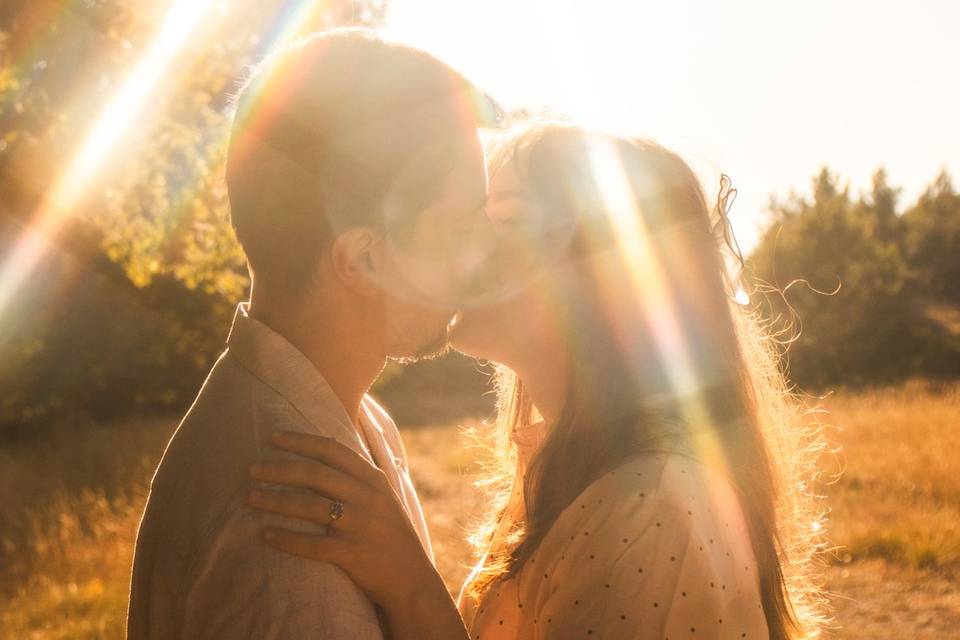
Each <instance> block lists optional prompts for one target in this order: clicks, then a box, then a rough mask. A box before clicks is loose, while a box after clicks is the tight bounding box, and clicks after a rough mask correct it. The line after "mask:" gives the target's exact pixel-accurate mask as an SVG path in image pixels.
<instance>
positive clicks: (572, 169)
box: [254, 124, 819, 639]
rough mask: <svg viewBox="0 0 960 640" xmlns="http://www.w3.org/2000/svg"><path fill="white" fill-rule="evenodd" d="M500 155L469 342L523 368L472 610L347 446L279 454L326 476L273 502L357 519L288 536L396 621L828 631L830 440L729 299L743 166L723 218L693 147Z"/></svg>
mask: <svg viewBox="0 0 960 640" xmlns="http://www.w3.org/2000/svg"><path fill="white" fill-rule="evenodd" d="M490 173H491V184H490V201H489V206H488V215H489V216H490V218H491V220H492V222H493V224H494V226H495V228H496V229H497V231H498V235H499V238H500V250H499V253H498V256H497V258H496V260H494V261H493V262H492V268H491V273H490V274H489V275H488V277H487V278H486V283H485V287H484V289H485V291H486V292H487V293H488V295H487V299H486V300H485V301H484V302H483V303H482V304H472V305H470V306H469V307H468V308H467V309H466V310H465V311H464V312H463V313H462V315H461V316H460V318H459V319H458V321H457V322H456V323H455V325H454V326H453V327H452V329H451V343H452V344H453V345H454V346H455V347H456V348H457V349H459V350H461V351H463V352H465V353H468V354H470V355H474V356H477V357H481V358H485V359H489V360H493V361H495V362H497V363H500V364H501V365H502V366H503V370H502V372H501V374H500V380H499V382H500V384H499V391H500V400H501V403H500V420H499V424H500V425H501V427H502V434H505V435H507V436H509V437H505V438H503V445H502V446H501V447H500V449H499V460H500V462H501V463H502V466H504V467H506V466H509V467H510V473H509V474H505V475H509V477H510V478H511V480H510V481H507V482H506V483H503V484H504V486H507V487H510V488H508V489H507V490H506V491H504V492H502V494H501V496H500V497H497V498H495V499H494V500H493V501H492V503H491V504H492V506H491V509H490V513H491V517H490V526H489V527H487V529H486V530H485V531H484V533H483V535H481V536H479V539H480V545H481V547H482V548H481V553H480V561H479V563H478V565H477V566H476V568H475V569H474V571H473V573H472V574H471V576H470V578H469V579H468V581H467V584H466V585H465V586H464V588H463V591H462V592H461V595H460V599H459V600H460V601H459V614H458V612H457V611H456V610H455V609H454V605H453V603H452V602H451V601H450V599H449V597H448V596H447V594H446V591H445V589H444V586H443V584H442V581H440V579H439V577H438V576H437V574H436V571H435V570H434V569H433V567H432V566H431V565H430V562H429V560H427V559H426V557H425V555H424V554H423V552H422V550H421V548H420V543H419V542H418V540H417V537H416V535H415V534H414V533H413V532H412V529H411V528H410V526H409V524H404V523H405V522H406V517H405V515H404V514H403V512H402V509H401V508H400V507H399V506H398V504H397V503H396V500H395V499H394V498H393V496H392V493H391V491H390V489H389V487H388V486H387V484H386V483H385V481H384V480H383V478H382V477H381V475H380V474H379V472H378V471H377V470H376V469H375V468H374V467H372V466H371V465H370V464H369V463H367V462H366V461H365V460H363V459H362V458H360V457H359V456H357V455H356V454H353V453H352V452H350V451H349V450H347V449H346V448H345V447H341V446H340V445H338V444H336V443H334V442H332V441H324V440H322V439H318V438H312V437H310V436H296V435H282V436H280V437H279V438H278V439H277V443H278V445H279V446H281V447H282V448H284V449H287V450H290V451H295V452H299V453H302V454H304V455H307V456H311V457H313V458H315V459H316V460H317V464H316V468H315V470H314V473H313V476H312V477H311V478H306V477H299V478H295V477H293V476H292V475H291V474H290V473H289V472H288V471H286V470H285V469H284V467H283V465H273V464H270V463H264V464H262V465H260V467H259V469H258V471H257V473H255V477H256V478H257V479H259V480H263V481H268V482H276V483H281V484H290V485H294V486H306V487H308V488H312V489H313V490H314V491H315V492H316V494H315V495H312V496H300V497H297V498H291V497H290V494H286V495H284V494H280V493H275V492H271V491H260V492H257V499H256V500H255V501H254V505H255V506H257V507H259V508H264V509H268V510H272V511H277V512H280V513H284V514H286V515H289V516H294V517H303V518H308V519H317V520H320V521H322V523H323V524H328V523H330V520H329V518H330V516H329V515H327V514H331V513H333V512H332V511H331V510H330V504H331V503H330V502H329V500H335V501H337V502H335V503H334V504H335V505H337V508H339V506H340V505H341V504H346V505H347V507H346V510H347V512H348V513H352V514H354V518H353V521H352V522H348V518H347V517H345V518H344V519H343V521H342V522H341V521H339V520H338V521H336V522H332V523H330V524H331V527H332V529H333V532H332V533H333V535H330V536H328V537H316V538H309V537H305V536H299V535H297V534H293V533H290V532H285V531H282V530H270V531H268V532H267V533H268V542H269V543H270V544H273V545H274V546H277V547H279V548H280V549H283V550H286V551H289V552H291V553H295V554H297V555H302V556H304V557H308V558H315V559H321V560H325V561H329V562H333V563H335V564H338V565H339V566H341V567H342V568H343V569H344V570H345V571H347V572H348V573H349V574H350V575H351V576H352V577H353V578H354V580H355V581H356V582H357V584H359V585H360V586H361V587H363V588H364V589H366V590H367V591H368V593H369V594H370V595H371V597H372V598H373V599H374V601H376V602H377V603H378V604H379V605H380V606H381V607H382V608H383V610H384V612H385V614H386V617H387V620H388V623H389V626H390V631H391V635H392V636H393V637H404V638H406V637H408V638H425V637H437V638H458V637H463V638H466V637H470V638H493V639H500V638H504V639H505V638H568V637H569V638H580V637H591V636H592V637H598V638H696V637H701V638H703V637H707V638H719V637H723V638H727V637H729V638H767V637H769V638H776V639H780V638H795V637H809V636H813V635H815V634H816V632H817V627H818V624H819V618H818V617H817V606H818V602H817V600H816V597H815V595H816V594H815V591H814V590H813V589H812V588H810V587H808V586H807V585H808V579H807V575H806V572H807V570H808V569H809V566H810V565H809V560H810V553H811V551H812V548H813V547H812V544H813V543H812V540H811V539H810V537H809V536H805V535H803V532H802V531H801V533H800V534H797V531H799V530H800V529H799V527H798V526H797V523H805V528H806V531H807V532H809V531H810V530H811V528H810V525H811V524H816V525H817V526H816V527H813V528H814V529H815V528H818V524H819V523H815V518H813V517H811V515H810V513H808V511H807V508H808V504H809V501H808V500H807V496H806V494H804V493H803V491H804V488H805V487H809V484H803V483H802V480H804V477H803V476H804V474H806V473H809V471H810V467H809V461H808V460H807V458H808V457H809V456H806V454H805V451H807V450H808V448H807V445H808V444H809V442H808V441H807V440H805V439H804V438H805V437H806V436H805V435H804V434H802V433H799V432H798V430H797V429H795V422H796V416H795V415H794V414H791V412H790V411H791V407H790V406H789V405H788V403H787V401H786V397H787V395H786V393H785V391H784V387H783V381H782V378H781V377H780V375H779V373H778V371H777V368H776V366H775V364H774V360H773V359H772V358H771V357H770V353H769V352H768V351H767V350H766V349H765V347H764V341H763V340H762V338H761V334H760V333H759V332H758V331H756V330H754V329H752V328H751V327H752V326H753V325H752V324H751V322H752V320H751V317H750V314H749V313H748V312H747V311H745V310H743V309H740V308H737V307H735V306H734V305H732V304H731V300H730V298H732V297H733V298H741V301H742V297H743V296H744V293H743V291H742V289H740V288H739V284H738V278H737V274H736V273H735V272H734V270H732V269H730V267H731V263H730V262H729V261H725V257H730V255H732V254H731V253H730V252H729V251H726V252H725V251H721V250H720V248H721V247H727V248H729V247H731V246H733V245H732V242H731V241H730V236H729V228H728V222H727V220H726V211H725V209H726V206H727V204H728V202H727V200H728V198H729V191H728V190H727V188H728V185H727V184H726V183H725V184H724V188H723V189H722V191H721V196H720V202H718V205H717V207H716V208H715V209H714V211H713V213H711V211H710V208H708V206H707V205H706V202H705V199H704V196H703V193H702V190H701V188H700V186H699V183H698V182H697V180H696V178H695V176H694V175H693V173H692V171H691V170H690V168H689V167H688V166H687V165H686V164H685V163H684V162H683V161H682V160H681V159H680V158H679V157H678V156H676V155H675V154H673V153H671V152H669V151H667V150H665V149H663V148H662V147H659V146H657V145H655V144H652V143H649V142H644V141H637V140H630V139H624V138H617V137H614V136H609V135H605V134H600V133H593V132H588V131H584V130H582V129H580V128H576V127H573V126H569V125H560V124H549V125H536V126H532V127H528V128H526V129H525V130H523V131H521V132H519V133H517V134H513V135H512V136H511V137H510V139H509V140H507V141H506V142H504V143H502V144H501V145H500V146H499V151H498V152H497V153H495V154H494V157H493V160H492V162H491V172H490ZM712 215H713V217H714V219H713V220H711V216H712ZM718 236H719V237H721V238H722V239H724V240H725V241H726V242H725V244H718V242H717V238H718ZM736 257H739V254H736ZM734 266H735V264H734ZM780 478H788V479H789V480H790V482H789V483H781V482H780ZM317 514H319V515H317ZM397 530H400V531H404V530H406V531H409V535H405V536H403V535H398V534H397V533H396V531H397ZM788 557H789V559H790V563H789V564H788V563H787V561H786V559H787V558H788ZM788 568H789V571H788ZM461 616H462V617H461Z"/></svg>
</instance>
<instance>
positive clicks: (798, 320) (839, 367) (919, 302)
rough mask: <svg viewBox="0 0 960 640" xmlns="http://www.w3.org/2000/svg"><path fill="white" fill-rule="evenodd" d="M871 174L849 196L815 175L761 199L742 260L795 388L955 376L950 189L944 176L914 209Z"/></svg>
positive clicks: (829, 176) (957, 350) (959, 325)
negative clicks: (795, 189) (799, 190)
mask: <svg viewBox="0 0 960 640" xmlns="http://www.w3.org/2000/svg"><path fill="white" fill-rule="evenodd" d="M899 197H900V189H898V188H896V187H894V186H892V185H891V184H890V183H889V181H888V177H887V174H886V172H885V171H884V170H883V169H879V170H877V171H876V173H875V174H874V176H873V183H872V187H871V188H870V189H869V190H868V191H867V192H865V193H860V194H856V195H855V194H852V193H851V190H850V189H849V187H848V186H845V185H843V184H842V182H841V180H840V178H839V177H838V176H837V175H835V174H833V173H831V172H830V171H829V170H827V169H823V170H821V172H820V173H819V174H818V175H817V176H816V177H815V178H814V179H813V184H812V195H811V196H808V197H800V196H797V195H793V196H791V197H790V198H789V199H787V200H786V201H784V202H776V201H774V202H772V203H771V207H770V208H771V210H772V212H773V219H772V220H771V225H770V227H769V228H768V230H767V232H766V233H765V234H764V236H763V238H762V240H761V242H760V244H759V245H758V246H757V248H756V249H755V250H754V252H753V254H752V255H751V256H750V259H749V261H748V262H749V263H750V265H751V266H752V271H753V274H754V275H755V276H756V277H757V278H758V280H759V282H760V284H758V285H757V286H758V289H759V290H760V291H761V293H762V292H763V290H764V288H765V287H764V285H766V288H768V289H769V288H771V287H772V290H768V291H767V293H766V295H761V296H759V297H758V299H759V300H760V307H761V309H762V311H763V312H764V314H765V315H766V316H767V317H768V318H769V319H770V320H771V322H772V328H773V330H774V331H779V337H780V338H781V339H782V340H783V341H784V342H789V341H791V340H792V341H793V342H792V343H791V344H789V349H788V351H787V363H788V365H789V373H790V377H791V379H792V380H793V381H794V382H795V383H797V384H799V385H800V386H801V387H806V388H809V389H822V388H824V387H835V386H840V385H842V386H850V387H857V386H863V385H869V384H885V383H893V382H897V381H901V380H904V379H906V378H912V377H925V378H933V379H943V378H956V377H960V193H958V192H957V190H956V188H955V187H954V185H953V183H952V181H951V178H950V176H949V175H948V174H947V172H946V171H943V172H942V173H940V175H939V176H937V177H936V178H935V179H934V180H933V182H932V183H931V184H930V185H929V186H928V187H927V188H926V190H924V192H923V193H922V194H921V195H920V196H919V198H917V200H916V201H915V202H912V203H910V204H909V205H908V206H906V207H905V208H903V209H901V207H900V206H899V202H898V200H899Z"/></svg>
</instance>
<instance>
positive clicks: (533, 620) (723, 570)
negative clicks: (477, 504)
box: [461, 443, 768, 640]
mask: <svg viewBox="0 0 960 640" xmlns="http://www.w3.org/2000/svg"><path fill="white" fill-rule="evenodd" d="M520 453H521V466H522V458H523V453H524V452H523V451H522V443H521V451H520ZM518 470H519V469H518ZM518 495H519V494H515V496H514V497H517V496H518ZM461 610H462V612H463V614H464V618H465V621H466V622H467V625H468V629H470V638H472V639H474V640H506V639H513V638H516V639H524V640H526V639H528V638H530V639H544V640H546V639H551V640H553V639H561V638H562V639H566V638H604V639H617V640H619V639H621V638H622V639H637V640H639V639H651V640H654V639H658V640H667V639H671V640H679V639H695V638H701V639H703V638H710V639H714V638H739V639H744V638H751V639H756V638H767V637H768V634H767V627H766V622H765V618H764V615H763V609H762V606H761V604H760V595H759V588H758V576H757V568H756V564H755V559H754V556H753V552H752V550H751V546H750V538H749V535H748V533H747V527H746V524H745V521H744V518H743V514H742V512H741V510H740V507H739V503H738V501H737V498H736V496H735V494H734V491H733V488H732V487H731V485H730V484H729V482H728V481H727V480H726V479H725V478H723V477H722V476H721V475H719V474H717V473H715V472H713V471H712V470H710V469H708V468H707V467H705V466H703V465H701V464H699V463H697V462H695V461H693V460H691V459H690V458H687V457H683V456H678V455H665V454H656V455H655V454H647V455H639V456H635V457H632V458H630V459H628V460H627V461H626V462H625V463H624V464H623V465H622V466H620V467H619V468H618V469H616V470H615V471H613V472H611V473H609V474H607V475H605V476H603V477H602V478H600V479H598V480H597V481H596V482H594V483H593V484H592V485H591V486H590V487H588V488H587V489H586V490H585V491H584V492H583V493H582V494H581V495H580V496H579V498H578V499H577V500H576V501H574V503H573V504H571V505H570V506H569V507H568V508H567V509H566V510H565V511H564V512H563V514H561V516H560V518H559V519H558V520H557V522H556V523H555V524H554V526H553V528H551V530H550V531H549V533H548V534H547V536H546V537H545V538H544V540H543V542H542V543H541V545H540V547H539V548H538V550H537V552H536V553H535V554H534V556H533V557H532V558H531V559H530V560H529V561H528V562H527V563H526V564H525V565H524V566H523V567H521V569H520V572H519V574H518V575H516V576H515V577H513V578H511V579H510V580H508V581H505V582H502V583H500V584H499V586H497V587H494V588H493V589H491V590H490V591H488V592H487V593H486V594H485V595H484V597H483V599H482V600H481V601H480V602H479V603H476V604H474V603H472V602H470V601H469V600H467V599H461Z"/></svg>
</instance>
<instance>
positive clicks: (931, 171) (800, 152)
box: [386, 0, 960, 250]
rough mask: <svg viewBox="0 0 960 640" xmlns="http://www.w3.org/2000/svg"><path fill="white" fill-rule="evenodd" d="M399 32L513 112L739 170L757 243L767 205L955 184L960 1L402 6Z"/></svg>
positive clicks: (494, 0)
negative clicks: (814, 181)
mask: <svg viewBox="0 0 960 640" xmlns="http://www.w3.org/2000/svg"><path fill="white" fill-rule="evenodd" d="M386 31H387V33H388V34H389V35H390V36H391V37H393V38H395V39H398V40H401V41H404V42H407V43H409V44H412V45H415V46H418V47H421V48H423V49H426V50H428V51H430V52H432V53H434V54H435V55H437V56H439V57H440V58H442V59H444V60H445V61H447V62H448V63H450V64H451V65H452V66H454V67H456V68H458V69H459V70H461V71H462V72H464V73H465V74H466V75H467V76H469V77H470V78H471V79H472V80H474V81H475V82H476V83H477V84H478V85H480V86H481V87H483V88H484V89H485V90H487V91H488V92H489V93H491V94H492V95H494V96H495V97H496V98H497V99H498V100H499V101H500V102H501V103H503V104H504V106H506V107H507V108H513V107H516V106H534V107H536V106H538V105H549V106H551V107H553V108H554V109H557V110H559V111H561V112H563V113H567V114H569V115H571V116H573V117H575V118H576V119H578V120H580V121H582V122H586V123H588V124H594V125H597V126H601V127H603V128H606V129H613V130H617V131H623V132H626V133H632V134H641V135H646V136H650V137H653V138H655V139H656V140H658V141H660V142H662V143H663V144H666V145H667V146H669V147H671V148H673V149H675V150H677V151H680V152H681V153H683V154H684V155H685V157H687V158H688V160H691V161H692V162H693V163H694V165H695V168H697V169H698V170H700V171H705V170H706V171H707V172H708V173H709V172H710V171H709V169H710V168H712V173H716V172H717V171H719V170H722V171H724V172H725V173H728V174H729V175H730V176H731V177H732V178H733V181H734V185H735V186H736V187H737V188H738V189H739V191H740V197H739V199H738V201H737V204H736V205H735V207H734V210H733V214H732V218H733V222H734V224H735V225H736V227H737V232H738V237H739V239H740V242H741V244H742V245H743V246H744V249H745V250H746V249H748V248H749V247H751V246H752V245H753V244H754V242H755V236H756V229H757V226H758V225H759V224H760V223H761V221H762V220H763V219H764V214H763V210H764V209H765V206H766V203H767V201H768V198H769V195H770V194H772V193H776V194H780V195H785V194H786V193H787V192H788V191H789V190H791V189H794V190H798V191H801V192H804V193H806V192H807V191H808V189H809V184H810V178H811V177H812V176H813V175H814V174H815V173H816V172H817V171H818V169H819V168H820V167H821V166H823V165H824V164H827V165H829V166H830V167H831V168H832V169H834V170H835V171H839V172H840V173H841V174H842V175H843V176H844V177H845V178H847V179H849V180H850V181H851V184H852V186H853V187H854V188H855V189H862V188H865V187H866V186H867V185H868V184H869V179H870V175H871V174H872V173H873V171H874V170H875V169H876V168H877V167H878V166H880V165H883V166H885V167H886V168H887V170H888V172H889V175H890V178H891V180H892V182H893V183H894V184H896V185H901V186H903V187H904V188H905V191H904V197H903V199H902V201H901V203H902V204H906V203H908V202H909V201H910V200H912V199H913V198H914V197H915V196H916V195H917V194H918V193H919V192H920V191H921V190H922V189H923V188H924V187H925V186H926V185H927V184H929V183H930V182H931V181H932V180H933V178H934V177H935V176H936V174H937V173H938V172H939V170H940V169H941V168H942V167H947V168H948V169H949V170H950V171H951V173H952V174H953V176H954V182H955V184H956V182H957V178H958V176H960V81H958V75H957V74H958V63H960V2H957V1H956V0H914V1H912V2H905V1H901V2H886V1H883V0H873V1H867V0H804V1H803V2H787V1H786V0H725V1H723V2H718V1H716V0H670V1H669V2H667V1H663V0H660V1H657V2H653V1H651V0H590V1H589V2H584V1H582V0H581V1H579V2H574V1H573V0H480V1H476V0H391V2H390V12H389V15H388V25H387V28H386Z"/></svg>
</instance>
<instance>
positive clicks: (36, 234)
mask: <svg viewBox="0 0 960 640" xmlns="http://www.w3.org/2000/svg"><path fill="white" fill-rule="evenodd" d="M211 4H212V0H178V1H177V2H176V3H175V4H174V5H173V7H171V9H170V10H169V11H168V12H167V15H166V17H165V19H164V21H163V24H162V25H161V27H160V29H159V30H158V31H157V34H156V36H155V37H154V39H153V41H152V42H151V43H150V46H149V48H148V49H147V52H146V53H145V54H144V55H143V58H141V59H140V62H139V63H138V64H137V65H136V67H134V69H133V71H132V72H131V73H130V75H129V77H128V78H127V80H126V82H124V83H123V85H122V86H121V87H120V89H119V90H118V91H117V92H116V93H115V94H114V95H113V97H112V99H111V100H110V102H109V103H108V104H107V105H106V106H105V107H104V109H103V110H102V111H101V112H100V115H99V117H98V118H97V121H96V123H95V124H94V126H93V128H92V129H91V131H90V133H89V134H88V135H87V137H86V139H85V140H84V142H83V144H82V146H81V147H80V149H79V151H77V153H76V154H75V155H74V157H73V160H72V161H71V162H70V164H69V165H68V168H67V170H66V171H65V172H64V174H63V176H62V177H61V178H60V180H59V182H57V183H56V185H55V186H54V188H53V189H52V190H51V191H50V192H48V193H47V194H46V196H45V198H44V201H43V203H42V204H41V206H40V210H39V211H38V212H36V215H35V216H34V218H33V220H34V222H33V224H32V226H31V228H30V229H29V230H28V231H27V232H26V233H25V234H24V235H23V237H21V238H20V240H19V241H18V243H17V245H16V247H14V249H13V250H12V251H11V252H10V254H9V256H8V257H7V259H6V260H5V261H4V263H3V266H2V268H0V310H3V309H4V308H6V306H7V304H8V303H9V301H10V300H11V299H12V297H13V296H14V295H15V294H16V292H17V291H18V290H19V288H20V287H21V286H22V285H23V284H24V282H25V281H26V280H27V278H29V276H30V274H31V272H32V271H33V269H34V268H35V267H36V265H37V263H38V262H39V261H40V260H41V258H42V257H43V255H44V253H45V252H46V248H47V247H48V246H49V242H50V239H52V238H53V236H54V235H55V234H56V232H57V231H58V229H59V228H60V227H61V226H62V224H63V222H64V220H65V219H66V218H67V217H68V216H69V215H70V214H71V213H72V211H73V210H74V208H75V207H76V206H77V205H78V203H79V202H80V200H81V199H82V197H83V195H84V192H85V190H86V188H87V186H88V185H89V184H90V182H91V180H92V179H93V178H94V177H95V176H96V174H97V172H98V171H99V170H100V168H101V167H102V166H103V164H104V162H105V161H106V159H107V158H108V157H109V155H110V152H111V151H112V150H113V149H114V147H115V146H116V144H117V141H118V140H119V138H120V136H122V135H123V133H124V132H125V131H126V130H127V129H128V127H129V126H130V124H131V122H132V121H133V120H134V119H135V117H136V116H137V114H138V112H140V110H141V109H142V107H143V106H144V103H145V102H146V101H147V99H148V98H149V96H150V91H151V89H153V87H154V86H155V85H156V84H157V83H158V81H159V80H160V79H161V78H162V77H163V75H164V73H165V72H166V71H167V69H168V68H169V66H170V63H171V62H172V61H173V59H174V58H175V57H176V55H177V54H178V53H179V52H180V49H181V48H182V46H183V43H184V41H185V40H186V39H187V37H189V36H190V34H191V32H192V31H193V30H194V29H195V28H196V26H197V24H198V23H199V21H200V18H201V17H202V16H203V14H204V13H205V12H206V10H207V9H208V8H209V6H210V5H211Z"/></svg>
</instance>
